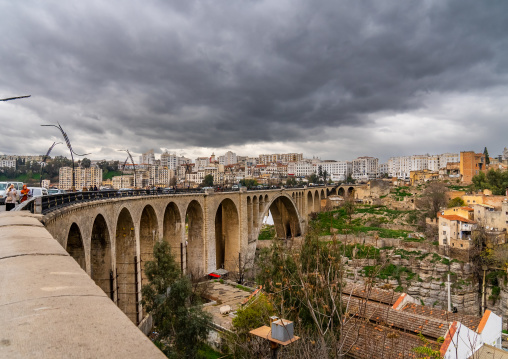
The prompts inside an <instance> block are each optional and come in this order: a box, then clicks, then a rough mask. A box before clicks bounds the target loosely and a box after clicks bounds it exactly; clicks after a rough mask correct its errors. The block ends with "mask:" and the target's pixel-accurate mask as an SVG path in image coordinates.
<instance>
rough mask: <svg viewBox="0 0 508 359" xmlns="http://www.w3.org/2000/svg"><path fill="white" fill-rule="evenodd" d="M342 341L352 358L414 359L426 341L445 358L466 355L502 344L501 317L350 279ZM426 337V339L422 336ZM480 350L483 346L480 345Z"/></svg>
mask: <svg viewBox="0 0 508 359" xmlns="http://www.w3.org/2000/svg"><path fill="white" fill-rule="evenodd" d="M342 293H343V298H345V299H344V300H347V302H348V303H347V304H348V316H347V317H346V318H345V322H344V323H345V324H344V328H343V333H346V335H345V337H344V344H345V347H346V348H350V350H349V352H348V356H350V357H353V358H373V357H377V358H399V357H400V358H416V357H417V355H416V353H415V351H414V349H415V348H417V347H423V346H424V345H425V346H427V347H428V348H431V349H433V350H435V351H439V352H440V354H441V356H442V357H444V358H445V359H458V358H467V357H469V356H471V355H472V354H474V353H476V352H477V351H478V350H480V349H481V348H482V347H483V346H484V345H485V344H487V345H491V346H493V347H495V348H499V349H500V348H501V332H502V319H501V317H499V316H498V315H496V314H494V313H492V312H491V311H490V310H486V311H485V313H484V314H483V316H481V317H479V316H473V315H465V314H461V313H452V312H449V311H446V310H441V309H436V308H431V307H428V306H423V305H420V304H418V303H417V300H416V299H415V298H413V297H411V296H410V295H408V294H406V293H397V292H394V291H388V290H382V289H378V288H366V287H365V286H364V285H363V284H358V283H348V284H346V285H345V286H344V287H343V288H342ZM422 338H425V341H424V340H423V339H422ZM482 350H483V349H482Z"/></svg>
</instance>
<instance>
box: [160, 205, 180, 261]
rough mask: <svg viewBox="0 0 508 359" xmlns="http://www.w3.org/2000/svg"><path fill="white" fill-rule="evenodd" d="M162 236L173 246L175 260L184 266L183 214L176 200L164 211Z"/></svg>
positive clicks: (172, 251)
mask: <svg viewBox="0 0 508 359" xmlns="http://www.w3.org/2000/svg"><path fill="white" fill-rule="evenodd" d="M162 238H163V240H164V241H166V242H167V243H168V244H169V246H170V247H171V253H172V254H173V256H174V257H175V261H176V262H177V263H179V264H180V268H181V266H182V256H183V253H182V247H181V245H182V243H183V241H182V239H183V236H182V216H181V215H180V210H179V209H178V206H177V205H176V203H175V202H169V203H168V205H167V206H166V209H165V211H164V221H163V224H162Z"/></svg>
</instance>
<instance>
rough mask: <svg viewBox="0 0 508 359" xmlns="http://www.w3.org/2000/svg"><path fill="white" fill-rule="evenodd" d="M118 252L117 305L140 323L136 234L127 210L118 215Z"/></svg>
mask: <svg viewBox="0 0 508 359" xmlns="http://www.w3.org/2000/svg"><path fill="white" fill-rule="evenodd" d="M115 237H116V238H115V239H116V240H115V244H116V246H115V250H116V281H117V294H116V304H117V306H118V307H119V308H120V309H121V310H122V311H123V312H124V314H125V315H127V317H129V319H130V320H131V321H132V322H134V323H136V324H137V323H138V307H137V297H136V296H137V293H138V288H137V278H136V273H137V262H138V258H137V256H136V233H135V230H134V221H133V220H132V216H131V213H130V212H129V210H128V209H127V208H125V207H124V208H122V210H121V211H120V213H119V215H118V220H117V224H116V236H115Z"/></svg>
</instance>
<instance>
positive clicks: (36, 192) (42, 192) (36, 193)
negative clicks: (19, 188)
mask: <svg viewBox="0 0 508 359" xmlns="http://www.w3.org/2000/svg"><path fill="white" fill-rule="evenodd" d="M27 188H28V190H29V191H30V192H28V197H42V196H47V195H48V190H47V189H46V188H44V187H27Z"/></svg>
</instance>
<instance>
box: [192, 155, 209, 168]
mask: <svg viewBox="0 0 508 359" xmlns="http://www.w3.org/2000/svg"><path fill="white" fill-rule="evenodd" d="M195 163H196V168H197V169H198V170H203V169H204V168H205V167H208V166H209V165H210V157H198V158H196V161H195Z"/></svg>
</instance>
